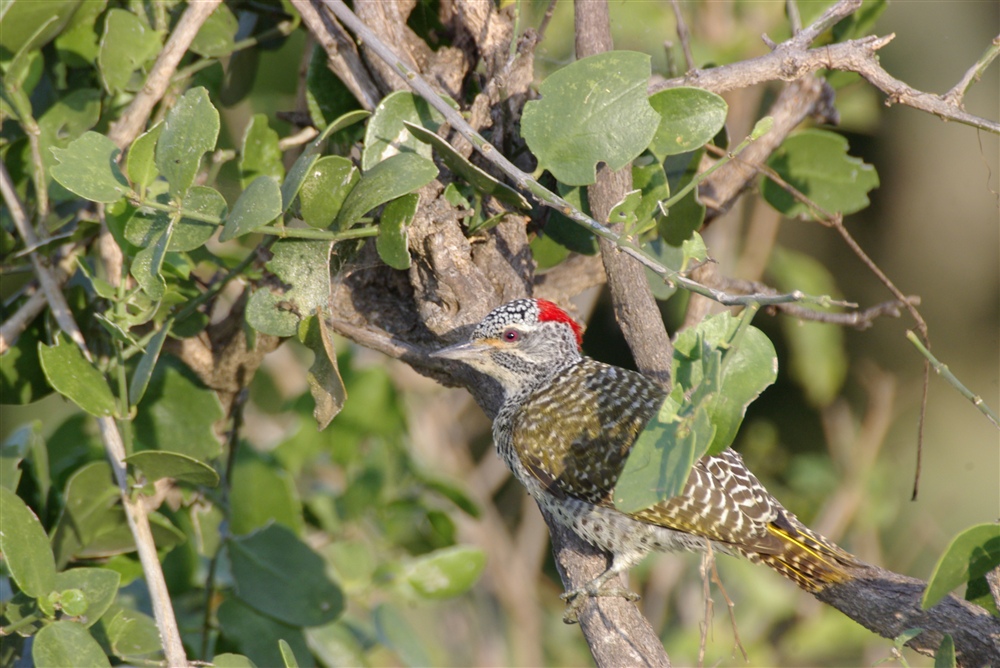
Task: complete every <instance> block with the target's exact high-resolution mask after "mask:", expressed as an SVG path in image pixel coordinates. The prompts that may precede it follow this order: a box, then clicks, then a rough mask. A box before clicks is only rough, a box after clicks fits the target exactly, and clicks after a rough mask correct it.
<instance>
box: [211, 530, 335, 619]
mask: <svg viewBox="0 0 1000 668" xmlns="http://www.w3.org/2000/svg"><path fill="white" fill-rule="evenodd" d="M226 545H227V546H228V550H229V560H230V563H231V567H232V574H233V582H234V584H235V586H236V595H237V596H238V597H239V598H240V600H242V601H243V602H244V603H246V604H247V605H249V606H250V607H252V608H254V609H255V610H258V611H260V612H262V613H264V614H265V615H268V616H269V617H274V618H275V619H277V620H279V621H282V622H284V623H286V624H291V625H292V626H318V625H320V624H325V623H327V622H331V621H333V620H334V619H336V618H337V617H339V616H340V613H341V612H342V611H343V608H344V597H343V594H342V593H341V591H340V587H338V586H337V585H336V584H334V583H333V582H331V581H330V580H329V578H327V576H326V567H325V564H324V562H323V559H322V558H321V557H320V556H319V555H318V554H316V553H315V552H313V551H312V549H310V548H309V546H307V545H306V544H305V543H303V542H302V541H301V540H299V538H298V536H296V535H295V534H294V533H292V532H291V531H290V530H289V529H288V528H286V527H283V526H281V525H280V524H272V525H270V526H268V527H266V528H264V529H261V530H260V531H257V532H255V533H252V534H250V535H248V536H240V537H236V538H232V539H230V540H229V541H227V542H226Z"/></svg>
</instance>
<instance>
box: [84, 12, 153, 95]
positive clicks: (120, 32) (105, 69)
mask: <svg viewBox="0 0 1000 668" xmlns="http://www.w3.org/2000/svg"><path fill="white" fill-rule="evenodd" d="M161 46H162V43H161V41H160V35H159V34H158V33H157V32H156V31H155V30H153V29H152V28H150V27H149V26H148V25H147V24H146V23H145V22H144V21H141V20H139V17H138V16H136V15H135V14H133V13H132V12H130V11H128V10H127V9H118V8H115V9H110V10H108V13H107V14H106V17H105V21H104V34H103V35H102V36H101V43H100V50H99V52H98V54H97V67H98V69H99V70H100V72H101V78H102V79H103V81H104V87H105V88H106V89H107V90H108V92H109V93H112V94H113V93H120V92H122V91H125V90H137V89H138V86H140V85H141V83H140V82H138V81H137V82H134V84H137V85H132V86H130V85H129V84H130V82H132V73H133V72H135V70H137V69H139V68H140V67H142V65H143V64H144V63H145V62H146V61H147V60H149V59H150V58H152V57H153V56H155V55H156V54H157V53H159V51H160V47H161Z"/></svg>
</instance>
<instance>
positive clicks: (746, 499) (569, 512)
mask: <svg viewBox="0 0 1000 668" xmlns="http://www.w3.org/2000/svg"><path fill="white" fill-rule="evenodd" d="M581 345H582V328H581V327H580V325H579V324H578V323H577V322H576V321H575V320H573V319H572V318H571V317H570V316H569V315H568V314H567V313H566V312H565V311H563V310H562V309H561V308H559V307H558V306H556V305H555V304H553V303H552V302H549V301H546V300H543V299H517V300H514V301H512V302H509V303H507V304H504V305H503V306H500V307H498V308H496V309H494V310H493V311H491V312H490V313H489V314H488V315H487V316H486V317H485V318H484V319H483V321H482V322H480V323H479V324H478V325H477V326H476V328H475V329H474V331H473V332H472V336H471V339H470V340H469V341H467V342H464V343H460V344H457V345H453V346H449V347H447V348H443V349H441V350H438V351H437V352H435V353H433V355H434V356H435V357H438V358H444V359H449V360H458V361H461V362H464V363H465V364H468V365H469V366H471V367H473V368H474V369H476V370H478V371H480V372H481V373H484V374H486V375H487V376H490V377H492V378H494V379H496V380H497V381H498V382H499V384H500V385H501V387H502V389H503V393H504V402H503V404H502V406H501V408H500V410H499V412H498V413H497V416H496V418H495V420H494V422H493V438H494V441H495V443H496V447H497V450H498V452H499V454H500V456H501V458H502V459H503V460H504V461H505V462H506V464H507V466H508V467H510V469H511V471H512V472H513V473H514V476H515V477H516V478H517V479H518V480H519V481H520V482H521V484H522V485H524V487H525V488H526V489H527V491H528V492H529V493H530V494H531V496H533V497H534V498H535V500H536V501H537V502H538V504H539V505H540V506H542V507H543V508H544V509H546V510H548V511H549V513H550V515H551V516H552V517H554V518H555V520H556V521H558V522H560V523H562V524H564V525H566V526H567V527H569V528H570V529H571V530H572V531H574V532H575V533H576V534H577V535H579V536H580V537H581V538H583V539H584V540H586V541H589V542H590V543H591V544H593V545H596V546H597V547H599V548H601V549H603V550H605V551H606V552H608V553H609V554H610V555H611V561H610V563H609V565H608V568H607V570H605V571H604V573H602V574H601V575H600V576H598V577H597V578H595V579H593V580H591V581H590V582H588V583H586V584H585V585H583V586H582V587H579V588H577V589H574V590H573V591H570V592H568V593H566V594H564V596H563V598H564V599H565V600H567V601H568V602H569V603H570V609H569V610H568V611H567V617H566V620H567V621H568V622H572V621H573V620H574V619H575V614H576V613H575V609H576V608H577V606H578V605H579V604H580V603H582V601H583V600H584V597H586V596H623V595H625V596H627V597H629V598H633V599H634V598H636V597H635V595H634V594H630V593H629V592H625V591H623V590H622V589H621V588H619V587H616V586H614V585H609V581H611V580H612V578H614V577H615V576H616V575H618V574H619V573H621V572H624V571H626V570H628V569H629V568H631V567H632V566H633V565H635V564H636V563H638V562H639V561H640V560H641V559H642V558H643V557H644V556H646V554H648V553H649V552H651V551H675V550H695V551H704V550H706V549H708V545H709V544H711V547H712V549H713V550H716V551H720V552H723V553H726V554H731V555H741V556H743V557H745V558H747V559H749V560H750V561H751V562H754V563H762V564H765V565H767V566H769V567H770V568H772V569H774V570H775V571H777V572H778V573H780V574H781V575H782V576H784V577H785V578H787V579H789V580H791V581H792V582H794V583H795V584H796V585H798V586H799V587H801V588H802V589H804V590H806V591H809V592H818V591H820V590H822V589H824V588H825V587H826V586H828V585H830V584H832V583H836V582H843V581H846V580H849V579H851V577H852V575H851V572H852V569H853V568H854V567H856V566H859V565H860V562H859V561H858V560H857V559H856V558H855V557H854V556H852V555H851V554H849V553H848V552H846V551H844V550H842V549H841V548H839V547H837V546H836V545H834V544H833V543H832V542H831V541H829V540H827V539H826V538H823V537H822V536H820V535H818V534H816V533H814V532H812V531H810V530H809V529H808V528H807V527H806V526H805V525H804V524H802V522H800V521H799V520H798V519H797V518H796V517H795V516H794V515H793V514H792V513H790V512H788V511H787V510H785V508H783V507H782V505H781V504H780V503H779V502H778V501H777V499H775V498H774V497H773V496H771V494H769V493H768V492H767V490H766V489H764V486H763V485H761V484H760V482H759V481H758V480H757V478H756V477H754V475H753V474H752V473H751V472H750V471H749V470H748V469H747V468H746V466H745V465H744V463H743V458H742V457H740V455H739V454H737V453H736V452H735V451H733V450H731V449H726V450H724V451H723V452H722V453H720V454H718V455H714V456H705V457H702V458H701V459H700V460H698V461H697V462H696V463H695V465H694V467H693V469H692V471H691V475H690V477H689V478H688V481H687V484H686V486H685V487H684V490H683V492H682V493H681V494H680V495H679V496H675V497H672V498H669V499H667V500H665V501H661V502H660V503H657V504H656V505H654V506H652V507H650V508H646V509H644V510H640V511H638V512H630V513H625V512H622V511H620V510H618V509H616V508H615V505H614V502H613V500H612V492H613V491H614V488H615V485H616V483H617V482H618V476H619V475H620V474H621V471H622V468H623V467H624V465H625V460H626V459H627V457H628V454H629V451H630V450H631V448H632V444H633V443H634V442H635V440H636V439H637V437H638V436H639V433H640V432H641V431H642V430H643V428H644V427H645V426H646V424H647V423H648V422H649V421H650V419H651V418H652V417H653V416H654V415H656V413H657V411H658V410H659V408H660V405H661V403H662V402H663V400H664V399H665V398H666V395H667V392H666V390H665V388H663V387H662V386H661V385H659V384H658V383H656V382H654V381H652V380H650V379H648V378H646V377H645V376H643V375H641V374H639V373H636V372H634V371H629V370H627V369H622V368H620V367H616V366H612V365H610V364H604V363H602V362H598V361H596V360H594V359H591V358H589V357H586V356H584V355H583V354H582V353H581ZM606 585H607V586H606Z"/></svg>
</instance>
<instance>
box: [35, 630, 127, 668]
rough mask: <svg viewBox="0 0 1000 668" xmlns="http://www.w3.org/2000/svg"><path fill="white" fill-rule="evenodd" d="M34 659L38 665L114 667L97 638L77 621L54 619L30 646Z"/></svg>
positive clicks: (55, 667)
mask: <svg viewBox="0 0 1000 668" xmlns="http://www.w3.org/2000/svg"><path fill="white" fill-rule="evenodd" d="M31 658H32V660H33V661H34V663H35V666H37V667H38V668H50V667H51V668H64V667H65V666H88V667H89V666H94V667H100V666H108V668H110V666H111V663H110V662H109V661H108V657H107V656H106V655H105V654H104V650H103V649H101V646H100V645H99V644H98V643H97V641H96V640H94V637H93V636H91V635H90V633H88V632H87V629H86V628H85V627H84V626H83V625H82V624H77V623H76V622H65V621H59V622H53V623H52V624H49V625H48V626H46V627H45V628H43V629H42V630H41V631H39V632H38V634H37V635H36V636H35V642H34V644H33V645H32V647H31Z"/></svg>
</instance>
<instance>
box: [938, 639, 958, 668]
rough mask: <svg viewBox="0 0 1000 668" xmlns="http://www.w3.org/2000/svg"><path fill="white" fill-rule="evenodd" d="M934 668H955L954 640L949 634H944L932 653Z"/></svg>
mask: <svg viewBox="0 0 1000 668" xmlns="http://www.w3.org/2000/svg"><path fill="white" fill-rule="evenodd" d="M934 668H955V640H954V639H953V638H952V637H951V634H950V633H945V634H944V638H942V639H941V644H940V645H938V648H937V651H936V652H934Z"/></svg>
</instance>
